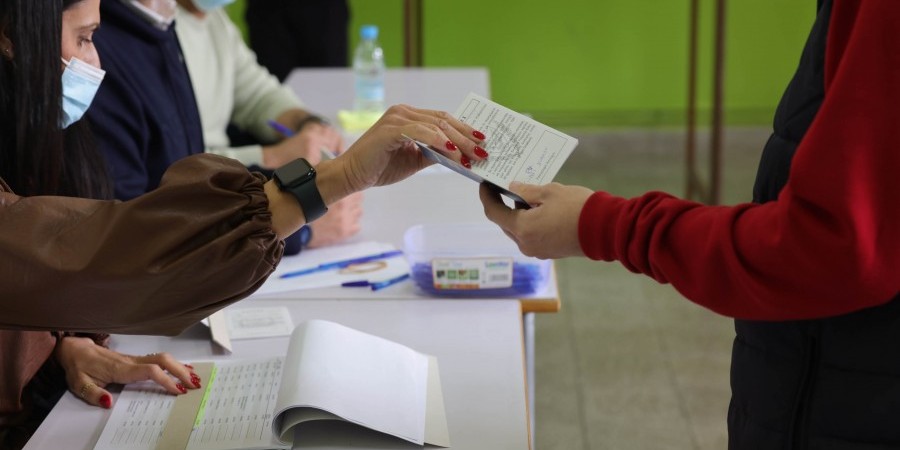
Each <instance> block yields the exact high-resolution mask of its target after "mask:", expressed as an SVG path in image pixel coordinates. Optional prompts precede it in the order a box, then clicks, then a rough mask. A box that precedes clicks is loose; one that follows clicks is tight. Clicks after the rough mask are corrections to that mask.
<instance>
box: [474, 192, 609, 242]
mask: <svg viewBox="0 0 900 450" xmlns="http://www.w3.org/2000/svg"><path fill="white" fill-rule="evenodd" d="M510 190H511V191H513V192H514V193H516V194H518V195H519V196H521V197H522V198H523V199H524V200H525V201H527V202H528V204H529V205H531V209H513V208H510V207H508V206H506V204H504V203H503V200H502V199H501V198H500V194H498V193H496V192H494V191H492V190H491V189H490V188H488V187H487V186H486V185H484V184H482V185H481V189H480V195H481V203H482V204H483V205H484V214H485V215H486V216H487V218H488V219H489V220H490V221H492V222H494V223H496V224H497V225H499V226H500V228H501V229H502V230H503V232H504V233H506V235H507V236H509V237H510V238H511V239H512V240H513V241H515V243H516V244H517V245H518V246H519V250H520V251H521V252H522V253H523V254H525V255H527V256H534V257H537V258H541V259H551V258H552V259H555V258H564V257H567V256H584V252H583V251H582V250H581V244H580V242H579V240H578V220H579V218H580V216H581V209H582V208H583V207H584V204H585V202H587V200H588V197H590V196H591V195H592V194H593V193H594V192H593V191H591V190H590V189H588V188H585V187H581V186H566V185H562V184H559V183H550V184H546V185H543V186H538V185H533V184H523V183H516V182H513V183H512V184H511V185H510Z"/></svg>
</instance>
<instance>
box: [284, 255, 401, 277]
mask: <svg viewBox="0 0 900 450" xmlns="http://www.w3.org/2000/svg"><path fill="white" fill-rule="evenodd" d="M402 254H403V252H402V251H400V250H391V251H389V252H384V253H376V254H374V255H368V256H361V257H358V258H351V259H345V260H341V261H334V262H329V263H322V264H319V265H318V266H315V267H310V268H309V269H302V270H296V271H293V272H287V273H284V274H282V275H281V277H280V278H292V277H299V276H301V275H308V274H311V273H316V272H321V271H323V270H331V269H343V268H344V267H347V266H349V265H351V264H362V263H366V262H370V261H377V260H379V259H387V258H393V257H394V256H399V255H402Z"/></svg>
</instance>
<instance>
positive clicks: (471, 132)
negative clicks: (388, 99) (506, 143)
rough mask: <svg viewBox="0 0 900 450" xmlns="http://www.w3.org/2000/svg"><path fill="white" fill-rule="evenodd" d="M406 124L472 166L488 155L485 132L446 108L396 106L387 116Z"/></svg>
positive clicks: (419, 136)
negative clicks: (466, 122)
mask: <svg viewBox="0 0 900 450" xmlns="http://www.w3.org/2000/svg"><path fill="white" fill-rule="evenodd" d="M383 118H384V119H385V121H387V122H390V123H394V124H396V125H399V126H401V127H402V133H403V134H406V135H407V136H410V137H412V138H414V139H416V140H419V141H421V142H424V143H426V144H428V145H430V146H432V147H433V148H435V149H438V150H440V151H441V152H442V153H444V154H445V155H446V156H448V157H449V158H451V159H453V160H454V161H456V162H459V163H460V164H462V165H463V166H465V167H468V168H471V163H472V162H473V161H480V160H483V159H485V158H487V157H488V153H487V151H485V150H484V148H483V145H484V137H485V136H484V134H483V133H481V132H480V131H477V130H475V129H474V128H472V127H471V126H469V125H467V124H465V123H462V122H460V121H459V120H458V119H456V118H455V117H453V116H452V115H450V114H449V113H446V112H444V111H434V110H427V109H418V108H414V107H411V106H407V105H396V106H392V107H391V108H390V109H389V110H388V113H386V114H385V116H384V117H383Z"/></svg>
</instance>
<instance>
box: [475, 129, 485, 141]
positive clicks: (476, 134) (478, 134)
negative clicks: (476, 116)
mask: <svg viewBox="0 0 900 450" xmlns="http://www.w3.org/2000/svg"><path fill="white" fill-rule="evenodd" d="M472 136H475V139H479V140H482V141H483V140H484V137H485V136H484V133H482V132H480V131H478V130H474V131H472Z"/></svg>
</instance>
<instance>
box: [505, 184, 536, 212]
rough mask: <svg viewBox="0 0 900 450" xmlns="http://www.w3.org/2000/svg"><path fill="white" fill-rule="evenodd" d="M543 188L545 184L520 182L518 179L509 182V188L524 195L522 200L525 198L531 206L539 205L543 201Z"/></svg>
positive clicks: (521, 195)
mask: <svg viewBox="0 0 900 450" xmlns="http://www.w3.org/2000/svg"><path fill="white" fill-rule="evenodd" d="M543 188H544V186H539V185H536V184H526V183H520V182H518V181H513V182H512V183H510V184H509V190H510V191H512V192H513V193H515V194H517V195H518V196H519V197H522V200H525V201H526V202H528V204H529V205H531V206H538V205H540V204H541V203H543V202H542V201H541V200H542V197H543V195H542V194H543Z"/></svg>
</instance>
